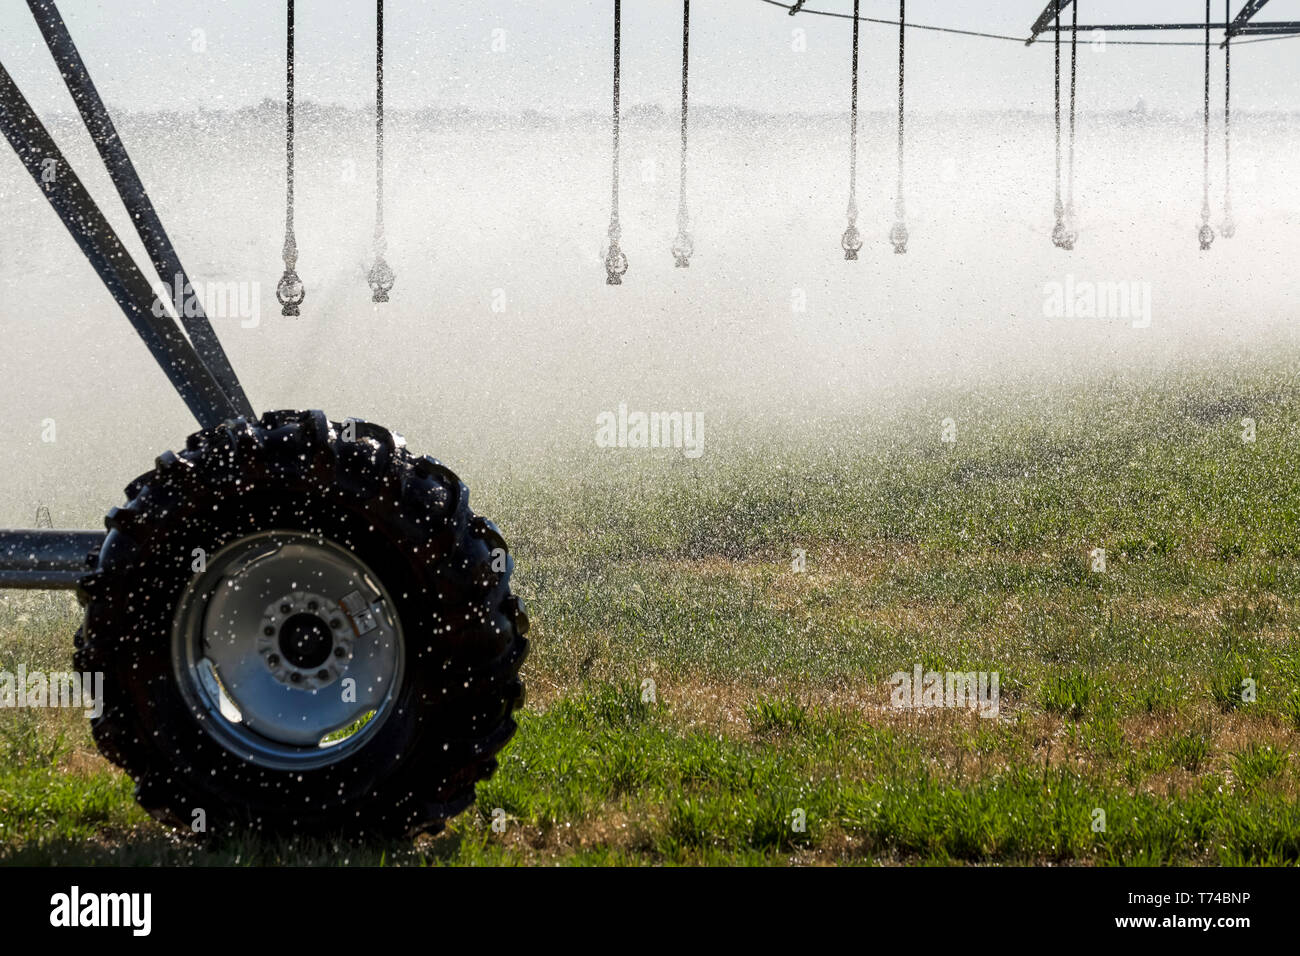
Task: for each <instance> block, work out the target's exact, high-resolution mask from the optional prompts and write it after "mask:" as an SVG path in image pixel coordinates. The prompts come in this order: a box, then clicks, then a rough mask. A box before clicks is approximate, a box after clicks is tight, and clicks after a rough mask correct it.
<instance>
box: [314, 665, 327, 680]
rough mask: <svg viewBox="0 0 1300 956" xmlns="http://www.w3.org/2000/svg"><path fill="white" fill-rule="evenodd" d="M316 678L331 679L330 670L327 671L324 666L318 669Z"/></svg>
mask: <svg viewBox="0 0 1300 956" xmlns="http://www.w3.org/2000/svg"><path fill="white" fill-rule="evenodd" d="M316 679H317V680H329V679H330V672H329V671H327V670H326V669H325V668H323V667H322V668H321V669H320V670H318V671H317V672H316Z"/></svg>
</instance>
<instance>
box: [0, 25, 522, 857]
mask: <svg viewBox="0 0 1300 956" xmlns="http://www.w3.org/2000/svg"><path fill="white" fill-rule="evenodd" d="M28 7H29V8H30V9H31V12H32V14H33V16H34V17H35V18H36V22H37V24H38V26H39V28H40V31H41V35H42V37H43V38H44V40H45V44H46V46H47V47H48V48H49V50H50V54H51V55H52V56H53V57H54V61H55V63H56V64H57V65H58V67H59V70H60V72H61V73H62V75H63V78H64V82H65V83H66V84H67V86H68V90H69V92H71V94H72V98H73V101H74V102H75V103H76V105H77V110H78V112H79V113H80V115H81V118H82V120H83V122H84V123H85V125H86V129H87V130H88V131H89V133H90V135H91V138H92V139H93V140H94V142H95V146H96V148H97V149H98V151H99V154H100V157H101V159H102V160H103V162H104V165H105V166H106V167H107V169H108V172H109V176H110V178H111V179H112V182H113V185H114V187H115V188H116V190H117V193H118V195H119V196H120V198H121V200H122V203H123V205H124V206H125V207H126V210H127V212H128V213H129V214H130V217H131V221H132V222H133V223H134V224H135V228H136V230H137V232H138V233H139V235H140V239H141V242H142V243H143V244H144V248H145V249H146V250H147V252H148V255H149V258H150V260H151V263H152V265H153V267H154V269H155V270H156V271H157V273H158V275H159V277H160V278H161V279H162V280H163V281H162V283H161V285H162V287H163V288H165V289H167V290H168V291H167V293H165V294H164V293H162V292H157V293H156V292H155V290H154V287H153V286H151V284H150V283H149V281H148V279H147V278H146V277H145V274H144V273H143V272H142V271H141V270H140V268H139V267H138V266H137V264H136V263H135V262H134V260H133V259H132V258H131V256H130V255H129V254H128V253H127V251H126V250H125V248H124V247H123V245H122V242H121V241H120V239H119V238H118V236H117V234H116V233H115V232H114V231H113V228H112V226H111V225H110V224H109V222H108V220H107V219H106V218H105V216H104V214H103V212H102V211H101V210H100V208H99V207H98V206H97V205H96V203H95V201H94V199H93V198H92V197H91V195H90V193H89V192H88V191H87V190H86V188H85V186H84V185H83V184H82V182H81V180H80V178H79V177H78V176H77V174H76V172H75V171H74V170H73V169H72V167H71V166H70V164H69V163H68V161H67V159H66V157H65V156H64V154H63V153H62V152H61V151H60V150H59V148H58V145H57V144H56V143H55V142H54V140H53V138H52V137H51V136H50V133H49V131H48V130H47V129H46V128H45V126H44V125H43V124H42V123H41V120H40V118H39V117H38V116H37V115H36V112H35V111H34V110H33V109H32V107H31V105H30V104H29V103H28V102H27V100H26V99H25V98H24V97H23V95H22V92H21V91H20V90H19V89H18V86H17V84H15V83H14V81H13V78H12V77H11V76H10V75H9V73H8V71H7V70H6V69H5V68H4V65H3V64H0V130H2V131H3V132H4V135H5V137H6V138H7V139H8V140H9V143H10V145H11V146H12V147H13V149H14V151H15V152H16V153H17V154H18V157H19V159H20V160H21V161H22V163H23V165H24V166H25V167H26V169H27V171H28V173H30V174H31V176H32V179H33V181H34V182H35V183H36V185H37V188H38V189H39V190H40V191H41V193H42V195H44V196H45V198H46V199H47V200H48V202H49V203H50V205H51V206H52V207H53V208H54V210H55V212H56V213H57V214H58V216H59V218H60V219H61V220H62V221H63V224H64V226H65V227H66V228H67V230H68V232H69V234H70V235H71V236H72V238H73V239H74V241H76V243H77V245H78V246H79V247H80V249H81V251H82V253H83V254H84V255H85V257H86V259H87V261H88V262H89V263H90V265H91V267H92V268H94V270H95V272H96V273H97V274H98V275H99V277H100V280H101V281H102V282H103V283H104V285H105V287H106V288H107V289H108V291H109V292H110V293H111V294H112V296H113V299H114V301H115V302H117V304H118V307H119V308H120V309H121V310H122V312H123V314H124V315H125V316H126V317H127V319H128V321H129V322H130V323H131V325H132V327H133V328H134V329H135V330H136V332H137V334H139V336H140V338H141V339H142V340H143V341H144V343H145V345H146V347H147V348H148V349H149V352H150V354H151V355H152V356H153V357H154V359H155V361H157V362H158V364H159V366H160V367H161V368H162V370H163V373H164V374H165V375H166V376H167V379H168V381H170V382H171V384H172V386H173V387H174V388H175V389H176V391H177V393H178V394H179V395H180V396H181V398H182V400H183V401H184V402H185V403H186V405H187V406H188V408H189V409H190V411H191V412H192V413H193V415H194V417H195V419H197V420H198V423H199V426H200V430H199V431H198V432H196V433H194V434H191V435H190V436H189V437H188V438H187V439H186V443H185V446H184V448H183V449H182V450H181V451H179V452H172V451H165V452H163V453H162V454H161V455H159V456H158V457H157V458H156V459H155V461H154V467H153V468H152V469H151V470H150V471H148V472H146V473H144V474H142V475H140V476H138V477H136V478H135V479H134V480H132V481H131V482H130V484H128V485H127V488H126V491H125V495H126V498H127V501H126V503H125V505H124V506H123V507H120V508H112V509H110V510H109V512H108V514H107V516H106V517H105V519H104V525H105V528H106V531H104V532H98V531H56V530H53V529H50V528H39V529H33V530H20V531H13V530H7V531H0V588H44V589H56V588H64V589H72V588H75V589H76V591H77V596H78V598H79V600H80V602H81V604H82V605H83V607H84V614H83V618H82V625H81V628H80V630H79V631H78V632H77V635H76V638H75V639H74V641H73V643H74V645H75V647H76V650H75V652H74V654H73V663H74V666H75V667H76V669H77V670H78V672H83V673H87V672H89V673H100V674H102V675H104V676H103V683H102V686H103V695H104V696H103V701H102V704H103V706H102V707H100V708H99V712H98V713H97V714H96V715H95V716H92V717H91V721H90V723H91V732H92V735H93V736H94V739H95V743H96V746H98V747H99V749H100V751H101V753H103V755H104V756H105V757H107V758H108V759H109V760H111V761H112V762H114V763H116V764H117V765H118V766H120V767H121V768H122V769H123V770H125V771H126V773H127V774H128V775H130V776H131V777H132V779H134V781H135V795H136V799H137V800H138V801H139V803H140V804H141V806H143V807H144V809H146V810H147V811H148V812H149V813H150V814H152V815H153V816H154V817H155V818H157V819H159V820H160V821H162V822H164V823H166V824H169V825H171V826H173V827H177V828H186V829H190V830H191V832H195V833H197V832H205V833H207V832H219V831H225V832H234V831H237V830H238V831H246V830H249V829H254V830H260V831H264V832H270V833H286V832H294V833H304V832H306V833H313V834H318V835H324V834H352V835H358V836H362V835H378V836H382V837H384V838H392V837H398V836H413V835H415V834H418V833H423V832H429V831H436V830H438V829H441V827H442V826H443V823H444V822H445V821H446V820H447V819H448V818H450V817H452V816H455V815H456V814H457V813H459V812H461V811H462V810H464V809H465V808H466V807H467V806H469V805H470V804H472V803H473V802H474V787H475V785H476V784H477V782H478V781H480V780H483V779H486V778H487V777H488V776H490V775H491V774H492V773H493V771H494V770H495V769H496V765H497V764H496V758H495V755H496V754H497V753H498V752H499V751H500V750H501V748H502V747H504V746H505V745H506V743H507V742H508V741H509V740H510V738H511V737H512V736H513V735H514V732H515V729H516V724H515V721H514V718H513V714H514V712H515V711H517V710H518V709H519V708H520V707H521V706H522V705H523V700H524V686H523V683H522V681H521V680H520V679H519V669H520V667H521V666H522V664H523V662H524V659H525V658H526V656H527V654H528V640H527V638H526V637H525V635H526V634H527V633H528V628H529V621H528V616H527V613H526V611H525V608H524V605H523V602H522V601H521V600H520V599H519V598H518V597H517V596H515V595H514V594H512V593H511V591H510V576H511V573H512V571H513V568H514V560H513V558H511V557H510V556H509V553H508V549H507V547H506V542H505V539H504V538H502V536H501V534H500V532H499V531H498V530H497V528H496V526H495V525H494V524H493V523H492V522H491V521H488V520H487V519H486V518H484V517H482V516H480V515H476V514H474V512H473V511H471V510H470V507H469V491H468V489H467V488H466V487H465V485H464V484H463V483H462V482H461V481H460V479H459V478H458V477H457V476H456V475H455V474H454V473H453V472H452V471H451V469H449V468H447V467H446V466H445V465H443V464H442V463H441V462H439V461H438V460H437V459H435V458H431V457H429V456H427V455H426V456H423V457H417V456H415V455H414V454H412V453H411V452H410V451H408V450H407V448H406V443H405V442H404V441H403V440H402V438H401V436H399V435H397V434H395V433H394V432H392V431H390V430H389V429H387V428H384V427H383V426H381V425H377V424H374V423H371V422H366V421H362V420H359V419H348V420H347V421H346V423H338V422H331V421H330V420H329V419H328V418H326V416H325V413H324V412H322V411H319V410H310V409H308V410H282V411H269V412H265V413H263V414H262V415H261V416H258V415H257V414H256V413H255V411H254V409H253V405H252V403H251V402H250V401H249V399H248V397H247V395H246V394H245V393H244V390H243V387H242V386H241V385H240V383H239V379H238V377H237V376H236V375H235V371H234V369H233V368H232V367H231V365H230V362H229V360H228V359H227V357H226V355H225V352H224V351H223V349H222V348H221V344H220V342H219V341H218V339H217V336H216V334H215V332H214V331H213V329H212V326H211V324H210V323H209V322H208V319H207V316H206V315H204V314H203V312H202V310H201V309H198V310H195V308H194V305H196V304H197V303H194V302H192V301H184V302H183V301H177V300H179V299H180V297H181V296H182V295H184V294H185V292H186V290H188V289H190V288H191V286H190V283H189V280H188V278H187V277H186V274H185V270H184V267H183V266H182V265H181V261H180V257H179V256H178V254H177V252H176V248H175V246H174V245H173V244H172V242H171V240H170V238H168V236H167V232H166V230H165V229H164V228H163V226H162V222H161V221H160V220H159V218H158V215H157V213H156V211H155V210H154V208H153V204H152V203H151V202H150V200H149V196H148V193H147V192H146V191H145V188H144V185H143V183H141V181H140V177H139V175H138V174H137V173H136V171H135V167H134V166H133V165H132V163H131V160H130V157H129V156H128V155H127V152H126V148H125V147H124V145H123V144H122V141H121V139H120V138H119V136H118V134H117V130H116V129H115V128H114V126H113V122H112V119H111V118H110V117H109V115H108V111H107V109H106V108H105V107H104V103H103V100H102V99H101V98H100V96H99V93H98V91H97V90H96V89H95V85H94V83H93V82H92V81H91V79H90V76H89V74H88V73H87V72H86V68H85V64H84V63H83V62H82V59H81V56H80V54H79V53H78V51H77V47H76V44H75V43H74V42H73V40H72V37H71V36H70V35H69V33H68V29H67V27H66V25H65V24H64V22H63V19H62V17H61V16H60V15H59V12H58V9H57V8H56V6H55V4H54V0H28ZM376 9H377V21H378V28H379V41H378V51H379V52H378V75H377V80H378V84H379V86H378V89H379V92H380V96H381V97H382V82H383V78H382V62H383V61H382V30H383V0H376ZM292 11H293V7H292V0H289V4H288V7H287V10H286V13H287V18H288V23H289V25H290V29H292V16H293V12H292ZM290 36H292V33H290ZM289 53H290V57H289V70H290V73H289V76H290V88H289V89H290V95H291V94H292V46H291V45H290V47H289ZM380 109H381V110H382V98H381V100H380ZM289 119H290V122H291V121H292V110H291V109H290V113H289ZM382 130H383V128H382V119H381V120H380V125H379V126H378V128H377V134H378V149H377V160H378V163H379V169H378V171H379V174H380V175H381V176H382V170H383V166H382V162H383V152H382V135H383V132H382ZM289 137H290V138H289V140H288V143H289V162H290V166H289V176H290V179H289V185H290V190H292V126H290V127H289ZM51 165H52V166H53V172H54V175H53V176H50V175H49V174H48V172H47V171H48V170H49V169H50V167H51ZM289 198H290V204H289V207H288V208H289V214H290V218H289V220H288V223H289V227H290V230H291V227H292V218H291V216H292V192H290V193H289ZM376 215H377V222H376V266H375V269H373V270H372V272H371V276H370V284H371V286H372V288H373V290H374V293H375V298H374V301H383V300H384V299H386V297H387V291H388V289H389V288H391V286H392V275H393V273H392V270H391V269H389V268H388V267H387V265H386V264H384V262H383V247H382V243H383V219H382V215H383V206H382V192H380V193H378V196H377V211H376ZM291 243H292V232H291V231H289V232H288V236H287V239H286V267H287V268H288V269H290V270H291V269H292V262H291V261H290V257H289V255H288V253H289V252H291V251H292V249H291V248H290V246H291ZM376 277H378V280H379V281H378V282H377V281H376ZM173 289H175V290H176V291H175V292H174V293H173ZM279 291H281V292H282V291H283V289H281V290H279ZM296 292H297V294H296V295H295V296H294V297H293V298H292V299H290V300H289V301H286V299H285V297H284V296H283V295H282V296H281V301H282V303H284V304H286V305H289V304H291V303H292V304H296V302H300V301H301V287H299V288H298V289H297V290H296ZM295 300H296V301H295ZM160 305H161V306H163V309H165V308H167V306H168V305H170V307H171V309H172V312H174V315H173V314H171V313H168V312H165V311H163V309H159V308H158V306H160ZM38 523H40V522H39V519H38ZM192 556H197V557H194V558H193V560H191V557H192ZM142 593H145V594H147V595H148V596H147V597H144V598H142V597H141V594H142ZM285 771H287V773H286V772H285ZM268 773H274V774H275V779H276V780H277V783H276V785H275V786H271V787H268V786H267V785H266V782H265V781H266V780H267V779H268V778H267V774H268ZM196 810H197V811H198V812H201V814H202V819H203V821H204V825H203V828H202V830H199V829H197V828H193V827H191V824H192V823H193V822H194V814H195V813H196Z"/></svg>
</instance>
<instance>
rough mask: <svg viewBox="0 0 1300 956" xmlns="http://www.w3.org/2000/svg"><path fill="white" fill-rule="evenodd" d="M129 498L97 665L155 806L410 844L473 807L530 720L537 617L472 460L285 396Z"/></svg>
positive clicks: (117, 756) (184, 822)
mask: <svg viewBox="0 0 1300 956" xmlns="http://www.w3.org/2000/svg"><path fill="white" fill-rule="evenodd" d="M126 498H127V502H126V505H125V506H124V507H121V508H114V509H113V510H112V511H110V512H109V514H108V516H107V518H106V519H105V525H106V527H107V528H108V535H107V537H106V539H105V541H104V545H103V547H102V549H101V550H100V552H99V554H98V555H97V556H94V557H93V558H92V560H94V562H95V563H94V566H93V570H91V571H90V573H89V574H87V575H86V576H85V577H84V578H83V579H82V580H81V583H80V586H79V588H78V596H79V597H80V599H81V602H82V604H83V605H84V606H85V619H84V623H83V625H82V628H81V630H80V631H79V632H78V634H77V639H76V645H77V651H76V658H75V660H76V666H77V669H78V670H79V671H82V672H102V673H103V675H104V676H103V688H104V699H103V711H102V713H101V714H100V715H99V716H98V717H95V718H93V720H92V731H93V733H94V737H95V742H96V744H97V745H98V747H99V749H100V751H101V752H102V753H103V754H104V755H105V756H106V757H107V758H108V759H109V760H111V761H113V762H114V763H116V764H117V765H118V766H120V767H121V768H122V769H123V770H125V771H126V772H127V773H128V774H129V775H130V776H131V777H132V778H133V779H134V780H135V785H136V786H135V793H136V799H137V800H138V801H139V802H140V804H141V805H142V806H143V807H144V808H145V809H146V810H147V811H148V812H149V813H150V814H151V815H153V816H154V817H155V818H157V819H159V820H161V821H163V822H165V823H167V824H169V825H172V826H175V827H178V828H180V829H181V830H183V831H186V832H195V833H204V834H207V835H216V834H227V833H235V832H249V831H253V832H260V833H263V834H266V835H271V836H291V835H314V836H332V835H338V836H345V837H351V838H357V837H360V838H365V837H378V838H384V839H387V838H394V837H403V836H411V835H414V834H416V833H420V832H437V831H438V830H440V829H441V828H442V825H443V823H444V821H445V820H447V819H448V818H450V817H452V816H454V815H455V814H457V813H459V812H461V811H462V810H464V809H465V808H466V807H468V806H469V805H470V804H472V803H473V802H474V799H475V794H474V788H475V784H476V783H477V782H478V781H479V780H483V779H485V778H487V777H488V776H490V775H491V774H492V772H493V771H494V770H495V769H496V759H495V756H494V755H495V754H496V753H497V752H498V751H500V750H501V748H502V747H503V746H505V744H506V743H507V741H509V740H510V738H511V737H512V736H513V734H514V732H515V721H514V718H513V711H515V710H516V709H518V708H519V707H521V706H522V704H523V701H524V688H523V684H522V683H521V682H520V679H519V668H520V665H521V664H522V663H523V661H524V658H525V656H526V655H527V653H528V641H527V639H526V637H525V634H526V633H527V631H528V617H527V614H526V613H525V610H524V606H523V602H522V601H520V600H519V598H517V597H515V596H513V595H512V594H511V593H510V587H509V583H510V574H511V571H512V569H513V566H514V562H513V559H511V558H510V556H509V555H508V553H507V552H506V545H505V541H504V540H503V539H502V538H501V535H500V533H499V532H498V531H497V529H496V527H495V526H494V525H493V524H492V523H491V522H490V521H487V520H485V519H483V518H481V517H478V516H476V515H474V514H473V512H471V511H470V508H469V493H468V490H467V489H466V487H465V486H464V485H463V484H462V483H461V482H460V480H459V479H458V478H457V477H456V475H454V474H453V473H452V472H451V471H450V470H449V469H447V468H446V467H445V466H443V465H442V464H441V463H439V462H438V461H436V460H435V459H433V458H429V457H424V458H415V457H413V456H412V455H410V454H409V453H408V452H407V450H406V447H405V443H404V442H403V441H402V440H401V439H400V438H399V437H397V436H395V435H394V434H393V433H392V432H390V431H388V430H387V429H385V428H381V427H379V426H376V425H373V424H370V423H368V422H363V421H358V420H355V419H349V420H348V421H347V422H346V423H343V424H338V423H333V422H330V421H328V420H327V419H326V417H325V415H324V414H323V413H322V412H319V411H279V412H269V413H267V414H266V415H264V416H263V417H262V418H261V419H259V420H256V421H248V420H245V419H243V418H240V419H237V420H235V421H233V422H227V423H225V424H223V425H221V426H219V427H216V428H212V429H206V430H204V431H200V432H198V433H196V434H194V435H191V436H190V437H189V439H188V440H187V442H186V448H185V450H184V451H182V452H180V453H172V452H166V453H164V454H163V455H161V456H159V458H158V459H157V461H156V463H155V467H154V469H153V470H152V471H149V472H148V473H146V474H144V475H141V476H140V477H139V478H137V479H136V480H135V481H133V482H131V484H130V485H129V486H128V487H127V489H126ZM349 675H351V678H352V679H351V681H350V682H349ZM349 696H350V697H351V699H350V700H349Z"/></svg>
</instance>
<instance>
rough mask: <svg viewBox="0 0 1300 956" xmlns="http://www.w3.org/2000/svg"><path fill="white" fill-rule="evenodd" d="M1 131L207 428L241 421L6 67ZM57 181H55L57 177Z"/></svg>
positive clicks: (0, 85)
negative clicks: (159, 306)
mask: <svg viewBox="0 0 1300 956" xmlns="http://www.w3.org/2000/svg"><path fill="white" fill-rule="evenodd" d="M0 132H3V133H4V135H5V138H6V139H8V140H9V145H11V146H12V147H13V149H14V152H15V153H17V154H18V158H19V159H20V160H21V161H22V163H23V165H24V166H25V167H27V171H28V173H30V174H31V177H32V180H33V181H34V182H35V183H36V187H37V188H38V189H39V190H40V191H41V193H42V195H44V196H45V198H46V200H47V201H48V202H49V203H50V205H51V206H53V207H54V211H55V212H56V213H58V215H59V218H60V219H62V220H63V225H64V226H65V227H67V230H68V232H69V233H70V234H71V235H72V238H73V239H74V240H75V241H76V243H77V245H78V246H79V247H80V248H81V251H82V254H83V255H85V257H86V259H87V261H88V262H89V263H90V265H91V266H92V267H93V268H94V270H95V272H96V273H98V274H99V278H100V280H101V281H102V282H103V283H104V286H105V287H106V288H107V289H108V291H109V293H110V294H112V296H113V299H114V300H115V301H116V302H117V304H118V306H119V307H120V308H121V310H122V312H123V313H125V315H126V317H127V319H128V320H129V321H130V323H131V325H132V326H133V327H134V328H135V330H136V332H137V333H138V334H139V336H140V338H141V339H142V340H143V341H144V344H145V346H146V347H147V348H148V349H149V352H150V354H151V355H153V357H154V360H155V361H156V362H157V363H158V364H159V366H160V367H161V368H162V370H163V373H164V374H165V375H166V376H167V379H168V381H170V382H171V383H172V387H173V388H175V389H176V391H177V392H178V393H180V396H181V398H182V400H184V402H185V404H186V405H187V406H188V407H189V409H190V411H191V412H192V413H193V415H194V417H195V418H196V419H198V422H199V424H200V425H201V426H203V427H204V428H211V427H214V426H216V425H219V424H221V423H222V422H223V421H227V420H229V419H234V418H238V417H239V415H240V410H239V409H238V408H237V407H236V406H235V405H234V403H233V402H231V400H230V398H229V397H228V396H227V395H226V393H225V392H224V391H223V390H222V388H221V386H220V385H218V384H217V381H216V379H215V378H213V376H212V373H211V372H210V371H209V370H208V367H207V366H206V365H204V364H203V361H202V360H201V359H200V358H199V356H198V353H196V352H195V351H194V347H193V346H192V345H191V344H190V343H189V340H187V339H186V338H185V336H184V335H182V334H181V330H180V328H179V327H178V326H177V325H176V323H175V322H174V321H173V320H172V318H171V316H169V315H167V314H166V313H165V312H164V313H163V314H162V315H161V316H159V315H157V314H155V311H154V308H153V306H154V303H155V302H156V297H155V295H154V290H153V288H152V287H151V286H150V284H149V281H148V280H147V279H146V278H145V276H144V274H143V273H142V272H141V271H140V269H139V267H138V266H137V265H136V264H135V261H134V260H133V259H132V258H131V256H130V255H129V254H128V253H127V251H126V249H125V248H123V246H122V243H121V241H120V240H119V239H118V237H117V234H116V233H115V232H114V231H113V227H112V226H110V225H109V223H108V220H107V219H105V218H104V214H103V213H102V212H101V211H100V209H99V207H98V206H97V205H95V200H94V199H92V198H91V196H90V193H89V192H87V191H86V187H85V186H84V185H83V184H82V182H81V180H80V179H79V178H77V174H76V173H75V172H74V171H73V169H72V167H71V166H70V165H69V164H68V161H67V159H65V158H64V156H63V153H62V152H61V151H60V150H59V147H58V146H57V145H56V144H55V142H54V139H53V138H52V137H51V136H50V134H49V131H48V130H46V128H45V126H44V125H43V124H42V123H41V121H40V118H39V117H37V115H36V113H35V111H33V110H32V107H31V105H30V104H29V103H28V102H27V99H26V98H25V97H24V96H23V94H22V91H21V90H19V89H18V86H17V84H15V83H14V81H13V78H12V77H11V76H10V75H9V71H8V70H6V69H5V68H4V64H3V63H0ZM51 176H52V178H51Z"/></svg>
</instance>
